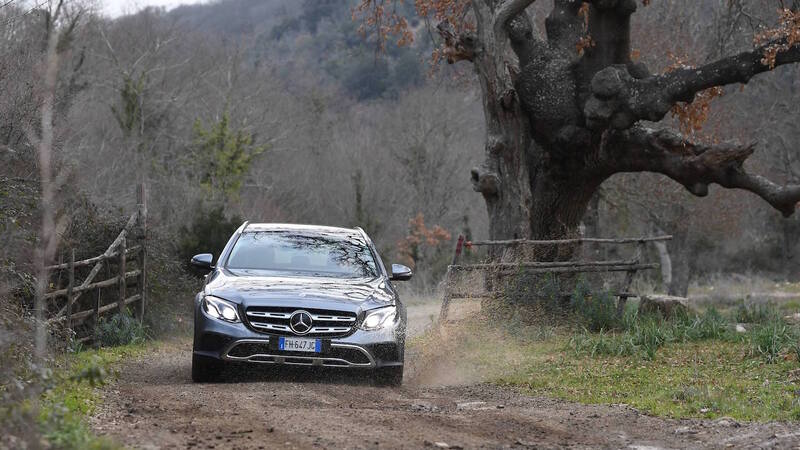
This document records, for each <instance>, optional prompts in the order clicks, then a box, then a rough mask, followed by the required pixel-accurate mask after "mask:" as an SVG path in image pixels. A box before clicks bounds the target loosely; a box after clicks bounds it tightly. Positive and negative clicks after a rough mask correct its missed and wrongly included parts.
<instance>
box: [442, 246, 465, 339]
mask: <svg viewBox="0 0 800 450" xmlns="http://www.w3.org/2000/svg"><path fill="white" fill-rule="evenodd" d="M463 247H464V235H463V234H460V235H458V241H456V250H455V252H453V262H452V263H451V264H450V266H454V265H456V264H457V263H458V259H459V257H461V249H462V248H463ZM450 266H447V273H445V274H444V295H443V296H442V307H441V309H440V310H439V323H443V322H444V321H445V320H447V312H448V309H449V308H450V300H451V297H452V295H451V292H450V284H452V281H451V280H450V275H451V272H452V269H451V268H450Z"/></svg>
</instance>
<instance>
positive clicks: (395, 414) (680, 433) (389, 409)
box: [92, 341, 800, 449]
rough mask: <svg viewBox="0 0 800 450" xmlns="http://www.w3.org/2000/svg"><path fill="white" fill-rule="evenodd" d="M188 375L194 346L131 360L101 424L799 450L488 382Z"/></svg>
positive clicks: (189, 441) (290, 438)
mask: <svg viewBox="0 0 800 450" xmlns="http://www.w3.org/2000/svg"><path fill="white" fill-rule="evenodd" d="M410 363H411V364H413V361H411V362H410ZM259 368H261V369H268V367H262V366H259ZM189 369H190V343H189V342H188V341H179V342H175V343H172V344H169V345H166V346H164V347H163V348H161V349H159V350H157V351H154V352H153V353H152V354H149V355H147V356H146V357H142V358H139V359H137V360H134V361H129V362H127V363H126V364H125V366H124V367H122V368H121V370H120V379H119V380H118V381H117V382H116V383H114V384H112V385H110V386H108V387H107V388H106V390H105V391H104V393H103V395H104V397H105V400H104V402H103V404H102V406H101V407H100V408H99V410H98V411H97V414H96V415H95V416H94V417H93V418H92V426H93V427H94V429H95V430H96V431H97V432H98V433H101V434H108V435H111V436H112V437H113V438H114V439H116V440H118V441H119V442H122V443H124V444H126V445H128V446H130V447H134V448H150V449H155V448H241V449H245V448H246V449H256V448H264V449H270V448H424V447H430V448H447V447H450V448H563V447H572V448H638V449H645V448H648V449H652V448H698V447H710V448H725V447H733V448H800V428H799V427H797V426H796V425H794V426H792V425H787V424H741V425H740V424H738V423H736V422H733V421H727V420H718V421H713V422H712V421H700V420H684V421H674V420H664V419H657V418H653V417H649V416H646V415H643V414H641V413H639V412H637V411H636V410H633V409H631V408H628V407H625V406H587V405H580V404H575V403H568V402H563V401H558V400H552V399H546V398H531V397H527V396H525V395H522V394H519V393H516V392H514V391H511V390H507V389H503V388H498V387H495V386H492V385H488V384H469V385H460V386H429V385H422V384H420V383H419V382H418V381H417V380H415V379H413V378H412V379H411V380H409V381H408V382H406V383H405V384H404V386H403V387H401V388H398V389H389V388H379V387H374V386H372V385H370V384H369V383H368V382H359V380H358V378H355V377H353V376H351V375H349V374H348V373H337V372H328V371H326V372H323V373H321V374H320V373H313V372H308V371H292V372H290V373H286V372H280V373H278V372H276V371H274V370H267V371H266V372H262V373H258V374H248V375H243V376H240V377H237V378H236V379H235V380H233V381H232V382H228V383H220V384H193V383H192V382H191V380H190V377H189Z"/></svg>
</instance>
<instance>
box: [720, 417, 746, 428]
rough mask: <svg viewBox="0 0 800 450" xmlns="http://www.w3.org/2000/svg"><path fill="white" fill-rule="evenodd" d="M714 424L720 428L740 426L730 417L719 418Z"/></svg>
mask: <svg viewBox="0 0 800 450" xmlns="http://www.w3.org/2000/svg"><path fill="white" fill-rule="evenodd" d="M714 423H715V424H716V425H719V426H721V427H729V428H739V427H740V426H742V424H740V423H739V422H737V421H735V420H734V419H733V418H732V417H720V418H719V419H717V420H715V421H714Z"/></svg>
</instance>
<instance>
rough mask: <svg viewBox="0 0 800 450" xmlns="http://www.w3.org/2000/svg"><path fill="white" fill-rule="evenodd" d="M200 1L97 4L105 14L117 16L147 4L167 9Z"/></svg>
mask: <svg viewBox="0 0 800 450" xmlns="http://www.w3.org/2000/svg"><path fill="white" fill-rule="evenodd" d="M205 1H207V0H205ZM201 2H204V0H99V1H98V4H99V5H100V6H101V9H102V11H103V13H105V14H106V15H109V16H111V17H119V16H121V15H123V14H129V13H133V12H136V11H138V10H139V9H142V8H145V7H147V6H163V7H165V8H167V9H172V8H174V7H176V6H178V5H185V4H190V3H201Z"/></svg>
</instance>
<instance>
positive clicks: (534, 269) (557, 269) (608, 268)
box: [439, 235, 672, 323]
mask: <svg viewBox="0 0 800 450" xmlns="http://www.w3.org/2000/svg"><path fill="white" fill-rule="evenodd" d="M671 239H672V236H669V235H666V236H645V237H633V238H574V239H559V240H530V239H509V240H495V241H491V240H484V241H467V240H466V239H465V238H464V236H459V237H458V241H457V243H456V249H455V252H454V254H453V261H452V264H450V265H449V266H448V267H447V273H446V274H445V285H444V296H443V298H442V308H441V311H440V313H439V321H440V323H441V322H444V321H445V320H446V319H447V315H448V311H449V308H450V302H451V301H452V300H453V299H456V298H473V299H474V298H488V297H490V296H491V295H492V293H491V292H485V293H480V292H464V291H456V290H454V289H453V284H454V283H453V274H454V273H456V272H474V271H485V272H487V273H494V274H502V275H508V274H514V273H528V274H531V273H532V274H544V273H559V274H567V273H602V272H625V280H624V281H623V285H622V286H621V289H620V290H619V292H618V293H617V294H616V296H617V297H618V298H619V300H618V302H617V310H618V313H620V314H621V313H622V310H623V309H624V307H625V303H626V301H627V299H628V297H633V296H635V294H633V293H631V292H630V287H631V284H632V283H633V278H634V276H635V275H636V273H637V272H638V271H640V270H649V269H655V268H658V267H659V265H658V264H655V263H645V262H642V258H643V256H644V251H645V245H647V243H650V242H663V241H669V240H671ZM584 243H593V244H607V245H621V244H636V250H635V251H634V254H633V256H632V257H631V258H630V259H625V260H607V261H581V260H577V261H521V262H516V263H506V262H494V263H476V264H459V259H460V258H461V255H462V251H463V249H464V248H466V249H470V248H472V247H473V246H488V247H514V246H528V245H530V246H545V245H546V246H559V245H574V244H584ZM576 253H580V252H576Z"/></svg>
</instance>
